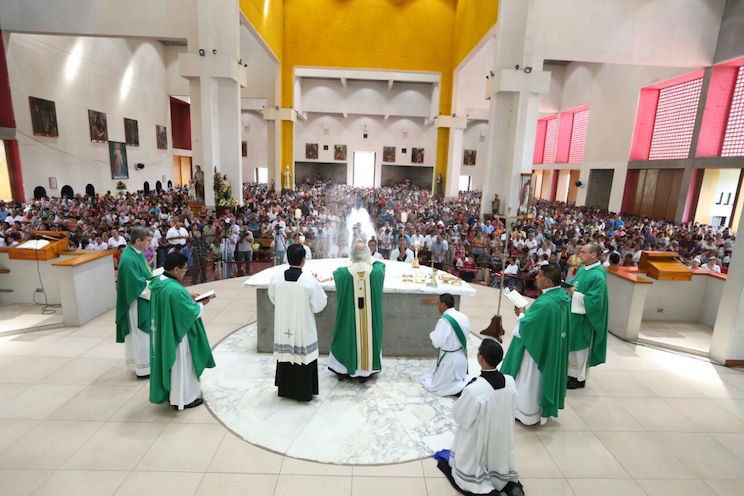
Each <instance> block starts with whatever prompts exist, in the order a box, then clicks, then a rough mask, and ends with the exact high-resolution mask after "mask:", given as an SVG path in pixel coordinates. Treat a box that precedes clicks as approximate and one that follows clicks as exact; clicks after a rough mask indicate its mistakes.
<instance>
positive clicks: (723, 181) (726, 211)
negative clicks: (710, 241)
mask: <svg viewBox="0 0 744 496" xmlns="http://www.w3.org/2000/svg"><path fill="white" fill-rule="evenodd" d="M739 173H740V169H721V170H720V174H719V176H718V185H717V186H716V194H715V195H713V205H712V208H711V211H710V216H711V217H710V218H709V219H707V220H706V221H705V222H706V223H707V224H712V220H713V217H726V219H727V220H726V222H728V221H729V220H730V219H731V214H732V212H733V211H734V199H735V198H736V188H737V187H738V186H739ZM721 194H723V202H722V203H721V204H720V205H717V204H716V203H717V202H718V200H719V199H720V198H721ZM729 195H731V197H730V201H729V203H728V205H726V200H727V199H728V197H729Z"/></svg>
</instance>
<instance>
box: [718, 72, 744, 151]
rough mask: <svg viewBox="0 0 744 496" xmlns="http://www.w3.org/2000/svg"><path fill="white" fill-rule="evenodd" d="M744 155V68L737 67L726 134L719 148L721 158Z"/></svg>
mask: <svg viewBox="0 0 744 496" xmlns="http://www.w3.org/2000/svg"><path fill="white" fill-rule="evenodd" d="M742 155H744V66H741V67H739V73H738V74H737V76H736V86H735V87H734V96H733V98H732V99H731V110H729V115H728V122H727V123H726V134H725V135H724V138H723V147H722V148H721V156H722V157H739V156H742Z"/></svg>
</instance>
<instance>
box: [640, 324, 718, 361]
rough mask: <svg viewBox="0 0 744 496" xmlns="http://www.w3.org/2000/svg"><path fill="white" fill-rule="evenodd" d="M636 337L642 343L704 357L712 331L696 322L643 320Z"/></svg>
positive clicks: (707, 350) (708, 348)
mask: <svg viewBox="0 0 744 496" xmlns="http://www.w3.org/2000/svg"><path fill="white" fill-rule="evenodd" d="M638 337H639V338H640V339H641V340H643V341H644V342H649V343H652V344H656V345H659V346H661V347H667V348H671V349H676V350H682V351H689V352H690V353H695V354H702V355H706V356H707V354H708V352H709V351H710V341H711V339H712V338H713V329H712V328H711V327H708V326H707V325H705V324H700V323H697V322H659V321H653V320H644V321H643V322H641V329H640V332H639V333H638Z"/></svg>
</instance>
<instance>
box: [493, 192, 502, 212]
mask: <svg viewBox="0 0 744 496" xmlns="http://www.w3.org/2000/svg"><path fill="white" fill-rule="evenodd" d="M500 206H501V200H500V199H499V195H494V196H493V201H492V202H491V213H492V214H493V215H498V214H499V207H500Z"/></svg>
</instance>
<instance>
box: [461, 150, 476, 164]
mask: <svg viewBox="0 0 744 496" xmlns="http://www.w3.org/2000/svg"><path fill="white" fill-rule="evenodd" d="M462 165H475V150H465V151H464V152H463V155H462Z"/></svg>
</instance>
